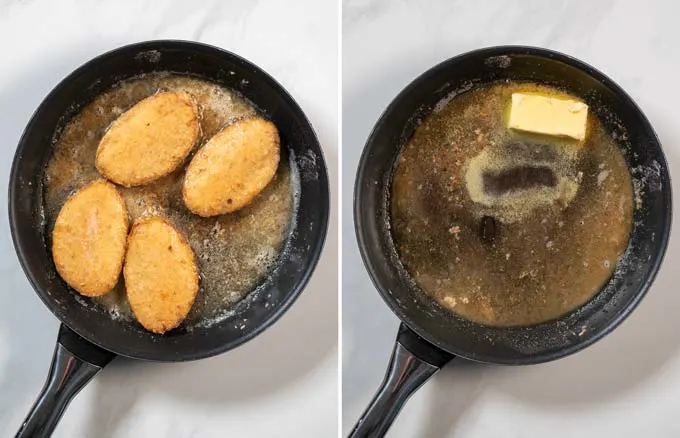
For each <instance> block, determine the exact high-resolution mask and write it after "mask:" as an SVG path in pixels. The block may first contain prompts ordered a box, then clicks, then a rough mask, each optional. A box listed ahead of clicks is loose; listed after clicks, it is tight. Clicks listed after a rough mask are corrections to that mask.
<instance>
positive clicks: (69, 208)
mask: <svg viewBox="0 0 680 438" xmlns="http://www.w3.org/2000/svg"><path fill="white" fill-rule="evenodd" d="M127 231H128V217H127V210H126V208H125V203H124V202H123V199H122V198H121V197H120V195H119V194H118V190H117V189H116V187H115V186H114V185H113V184H111V183H109V182H107V181H105V180H103V179H102V180H98V181H95V182H93V183H91V184H89V185H87V186H85V187H83V188H82V189H80V190H79V191H78V192H77V193H76V194H75V195H73V196H71V197H70V198H69V199H68V200H67V201H66V203H65V204H64V206H63V207H62V209H61V211H60V212H59V215H58V216H57V219H56V221H55V223H54V231H53V232H52V257H53V259H54V264H55V265H56V268H57V272H59V275H60V276H61V278H63V279H64V281H66V283H68V284H69V285H70V286H71V287H72V288H73V289H75V290H76V291H78V292H79V293H81V294H82V295H85V296H90V297H94V296H99V295H103V294H105V293H107V292H109V291H110V290H111V289H113V287H114V286H115V285H116V282H117V281H118V277H119V275H120V270H121V267H122V265H123V257H124V255H125V245H126V237H127Z"/></svg>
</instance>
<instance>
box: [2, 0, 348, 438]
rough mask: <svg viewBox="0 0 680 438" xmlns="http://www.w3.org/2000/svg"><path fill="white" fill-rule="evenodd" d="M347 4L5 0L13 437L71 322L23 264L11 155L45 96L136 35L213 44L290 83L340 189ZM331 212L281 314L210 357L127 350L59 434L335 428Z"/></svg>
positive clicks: (7, 408) (5, 317)
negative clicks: (187, 359)
mask: <svg viewBox="0 0 680 438" xmlns="http://www.w3.org/2000/svg"><path fill="white" fill-rule="evenodd" d="M123 3H124V4H125V7H123V6H122V4H123ZM237 3H238V5H237ZM197 4H200V6H197ZM300 11H305V13H304V14H302V13H300ZM337 14H338V12H337V4H335V3H334V2H318V1H315V0H296V1H295V2H280V1H276V0H270V1H259V2H247V1H241V2H235V1H231V2H223V1H219V0H214V1H203V2H199V1H192V2H187V1H180V0H174V1H170V0H165V1H150V0H149V1H135V2H132V1H126V2H118V1H116V2H114V1H108V2H92V1H87V0H78V1H76V0H60V1H59V2H54V1H50V0H32V1H19V0H0V41H3V44H2V54H1V55H0V56H1V59H2V61H0V210H2V211H1V212H0V216H1V217H3V218H5V219H3V222H2V226H0V278H1V280H2V283H3V292H2V293H1V294H0V435H1V436H13V435H14V433H15V432H16V430H17V429H18V427H19V425H20V423H21V421H22V420H23V418H24V416H25V414H26V413H27V412H28V409H29V407H30V406H31V404H32V403H33V401H34V399H35V397H36V396H37V394H38V391H39V390H40V388H41V386H42V384H43V382H44V379H45V376H46V373H47V369H48V366H49V362H50V359H51V357H52V352H53V349H54V341H55V339H56V335H57V327H58V324H57V320H56V319H55V318H54V317H53V316H52V314H51V313H50V312H49V311H48V310H47V308H46V307H45V306H44V305H43V304H42V302H41V301H40V300H39V298H38V296H37V295H36V294H35V293H33V291H32V290H31V287H30V285H29V284H28V281H27V280H26V278H25V277H24V274H23V272H22V270H21V268H20V267H19V264H18V261H17V258H16V256H15V254H14V249H13V246H12V242H11V238H10V234H9V227H8V223H7V220H6V218H7V212H6V209H7V207H6V206H7V200H6V196H7V195H6V194H7V180H8V177H9V168H10V163H11V160H12V157H13V154H14V149H15V147H16V144H17V142H18V139H19V136H20V135H21V132H22V130H23V128H24V126H25V124H26V122H27V121H28V119H29V118H30V116H31V114H32V113H33V111H34V110H35V108H36V107H37V106H38V105H39V103H40V101H41V100H42V99H43V98H44V97H45V95H46V94H47V93H48V92H49V90H50V89H51V88H52V87H53V86H55V85H56V84H57V83H58V82H59V81H60V80H61V79H62V78H63V77H64V76H66V75H67V74H69V73H70V72H71V71H72V70H74V69H75V68H76V67H78V66H79V65H81V64H82V63H84V62H86V61H87V60H89V59H90V58H92V57H94V56H96V55H98V54H101V53H103V52H105V51H108V50H110V49H113V48H115V47H118V46H121V45H124V44H127V43H132V42H137V41H142V40H149V39H161V38H171V39H187V40H196V41H201V42H206V43H209V44H214V45H217V46H220V47H223V48H226V49H228V50H231V51H233V52H236V53H238V54H240V55H242V56H244V57H245V58H247V59H249V60H250V61H252V62H254V63H255V64H257V65H259V66H260V67H262V68H263V69H264V70H266V71H267V72H268V73H270V74H271V75H273V76H274V77H275V78H276V79H277V80H278V81H279V82H281V83H282V84H283V86H284V87H286V88H287V89H288V91H290V93H291V94H292V95H293V97H294V98H295V99H296V100H297V101H298V103H299V104H300V105H301V106H302V108H303V110H304V111H305V113H306V114H307V116H308V117H309V118H310V119H311V121H312V123H313V124H314V127H315V128H316V131H317V134H318V135H319V138H320V140H321V143H322V145H323V148H324V152H325V158H326V161H327V165H328V167H329V170H330V180H331V181H332V185H333V189H332V192H333V193H337V185H336V184H335V181H336V180H337V163H338V145H337V129H338V122H337V119H338V110H337V108H338V95H337V94H338V93H337V81H338V74H337V69H338V60H337V43H338V35H337ZM312 35H313V37H312ZM334 198H335V195H334ZM332 205H335V200H334V201H333V203H332ZM332 217H333V218H334V219H333V221H332V224H331V228H330V229H329V233H328V239H327V241H326V248H325V252H324V255H323V257H322V259H321V261H320V263H319V267H318V268H317V270H316V273H315V275H314V277H313V279H312V281H311V283H310V285H309V286H308V287H307V289H306V290H305V291H304V292H303V293H302V295H301V297H300V298H299V300H298V301H297V302H296V303H295V305H294V306H293V307H292V308H291V309H290V311H289V312H287V313H286V314H285V315H284V316H283V318H282V319H281V320H280V321H279V322H277V323H276V324H275V325H274V326H273V327H271V328H270V329H268V330H267V331H265V332H264V333H263V334H262V335H261V336H258V337H257V338H255V339H254V340H252V341H251V342H248V343H247V344H245V345H243V346H242V347H239V348H237V349H236V350H233V351H231V352H229V353H226V354H224V355H221V356H218V357H215V358H212V359H206V360H202V361H198V362H191V363H184V364H151V363H141V362H135V361H130V360H121V359H117V360H115V361H114V362H113V363H112V364H111V365H109V366H108V367H107V368H106V369H104V370H103V371H102V373H100V375H98V376H97V377H96V378H95V379H94V381H93V382H91V383H90V384H89V385H88V386H87V387H85V389H84V390H83V391H82V392H81V393H80V394H79V395H78V396H77V397H76V399H75V400H74V401H73V403H72V404H71V406H70V407H69V408H68V410H67V411H66V413H65V415H64V417H63V419H62V421H61V423H60V425H59V426H58V428H57V431H56V433H55V436H56V437H63V438H95V437H96V438H101V437H118V438H122V437H141V436H145V437H146V436H148V437H163V438H189V437H200V438H207V437H220V438H221V437H225V436H236V437H291V436H300V437H325V436H335V431H336V429H337V404H338V403H337V396H338V395H337V392H338V390H337V362H338V355H337V326H336V321H337V290H336V289H337V288H336V285H337V268H336V265H337V237H336V236H337V220H336V219H335V218H337V212H333V213H332Z"/></svg>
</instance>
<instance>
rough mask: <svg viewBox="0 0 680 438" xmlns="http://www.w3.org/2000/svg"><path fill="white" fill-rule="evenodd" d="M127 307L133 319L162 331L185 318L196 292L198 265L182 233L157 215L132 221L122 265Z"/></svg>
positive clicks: (152, 330)
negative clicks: (133, 316) (128, 306)
mask: <svg viewBox="0 0 680 438" xmlns="http://www.w3.org/2000/svg"><path fill="white" fill-rule="evenodd" d="M123 276H124V278H125V289H126V292H127V299H128V302H129V303H130V308H131V309H132V312H133V313H134V315H135V317H136V318H137V321H139V323H140V324H142V326H144V328H146V329H147V330H149V331H151V332H154V333H160V334H162V333H165V332H167V331H168V330H172V329H173V328H175V327H177V326H178V325H179V324H180V323H181V322H182V321H183V320H184V318H186V316H187V314H188V313H189V310H191V306H192V305H193V303H194V300H195V299H196V294H197V293H198V267H197V266H196V260H195V256H194V252H193V251H192V249H191V247H190V246H189V244H188V243H187V241H186V239H185V238H184V236H183V235H182V234H181V233H180V232H179V231H177V230H176V229H175V228H174V227H173V226H172V225H171V224H170V223H169V222H167V221H165V220H163V219H161V218H159V217H147V218H142V219H140V220H138V221H137V222H135V224H134V225H133V226H132V230H131V231H130V235H129V236H128V251H127V255H126V257H125V266H124V268H123Z"/></svg>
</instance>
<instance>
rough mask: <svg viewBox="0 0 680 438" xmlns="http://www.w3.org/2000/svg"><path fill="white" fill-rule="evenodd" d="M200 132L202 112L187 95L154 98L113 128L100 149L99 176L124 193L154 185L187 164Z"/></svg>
mask: <svg viewBox="0 0 680 438" xmlns="http://www.w3.org/2000/svg"><path fill="white" fill-rule="evenodd" d="M199 129H200V127H199V122H198V106H197V104H196V102H195V101H194V99H193V98H192V97H191V96H190V95H189V94H187V93H175V92H160V93H156V94H154V95H153V96H150V97H147V98H146V99H144V100H142V101H140V102H138V103H137V104H136V105H134V106H133V107H132V108H130V109H129V110H127V111H126V112H125V113H123V114H122V115H121V116H120V117H119V118H118V119H116V121H114V122H113V124H112V125H111V127H110V128H109V129H108V131H107V132H106V134H104V136H103V137H102V139H101V141H100V143H99V147H98V148H97V156H96V166H97V170H99V172H101V174H102V175H104V176H105V177H106V178H108V179H109V180H110V181H113V182H114V183H116V184H119V185H122V186H125V187H131V186H138V185H142V184H146V183H149V182H151V181H154V180H156V179H158V178H160V177H162V176H164V175H167V174H168V173H170V172H172V171H173V170H175V169H176V168H177V167H178V166H179V165H180V164H181V163H182V162H183V161H184V159H185V158H186V157H187V155H189V152H191V149H192V148H193V147H194V143H195V142H196V139H197V138H198V135H199Z"/></svg>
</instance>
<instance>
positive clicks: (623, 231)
mask: <svg viewBox="0 0 680 438" xmlns="http://www.w3.org/2000/svg"><path fill="white" fill-rule="evenodd" d="M513 92H539V93H544V94H553V95H557V96H561V97H570V96H566V95H565V94H564V93H562V92H560V91H559V90H556V89H553V88H548V87H542V86H537V85H535V84H527V83H507V82H504V83H497V84H491V85H488V86H481V87H478V88H476V89H474V90H471V91H470V92H467V93H465V94H463V95H460V96H457V97H455V98H454V99H452V100H451V101H450V102H449V103H448V104H446V105H443V106H440V107H438V108H437V110H436V111H435V112H433V113H432V114H431V115H429V116H428V117H427V118H426V119H425V120H424V121H423V122H422V124H421V125H420V126H418V128H417V129H416V131H415V133H414V135H413V137H412V138H411V139H410V140H409V141H408V142H407V144H406V145H405V146H404V147H403V149H402V151H401V154H400V156H399V158H398V161H397V165H396V168H395V171H394V175H393V183H392V187H391V197H390V199H391V206H390V209H391V211H390V213H391V230H392V236H393V239H394V243H395V246H396V249H397V252H398V254H399V257H400V260H401V261H402V263H403V264H404V266H405V268H406V269H407V271H408V272H409V274H410V275H411V276H412V278H413V279H414V281H415V282H416V283H417V284H418V285H419V286H420V288H421V289H422V290H423V291H424V292H425V293H426V294H428V295H430V296H432V297H433V298H434V299H436V300H437V301H438V302H439V303H440V304H441V305H442V306H444V307H447V308H449V309H451V310H452V311H454V312H456V313H457V314H459V315H460V316H462V317H464V318H467V319H470V320H473V321H476V322H480V323H483V324H488V325H496V326H510V325H528V324H534V323H539V322H543V321H548V320H552V319H555V318H558V317H560V316H561V315H563V314H565V313H567V312H569V311H570V310H573V309H575V308H577V307H579V306H581V305H582V304H584V303H585V302H586V301H588V300H589V299H590V298H591V297H593V295H594V294H596V293H597V291H598V290H599V289H600V288H601V286H602V285H603V284H604V283H605V282H606V281H607V280H608V279H609V277H610V276H611V275H612V272H613V271H614V269H615V266H616V262H617V260H618V259H619V257H620V256H621V255H622V254H623V252H624V250H625V248H626V246H627V245H628V239H629V235H630V231H631V227H632V212H633V191H632V182H631V176H630V172H629V170H628V168H627V166H626V163H625V160H624V158H623V156H622V154H621V152H620V151H619V149H618V146H617V144H616V143H615V141H614V140H613V139H612V138H611V137H610V136H609V135H608V134H607V132H606V131H605V129H604V127H603V126H602V125H601V123H600V122H599V121H598V120H597V117H596V116H594V115H593V114H591V115H590V117H589V122H588V123H589V124H588V136H587V138H586V140H585V142H584V143H583V144H574V143H570V142H568V141H560V140H554V139H550V141H544V140H545V139H541V138H535V137H531V136H521V135H519V134H517V133H512V132H510V131H509V130H508V129H507V128H506V126H505V120H504V117H505V112H506V109H507V105H508V103H509V101H510V96H511V95H512V93H513Z"/></svg>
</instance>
